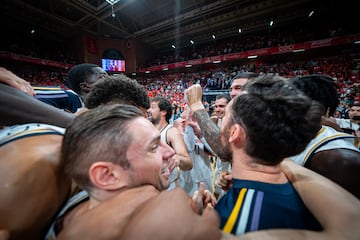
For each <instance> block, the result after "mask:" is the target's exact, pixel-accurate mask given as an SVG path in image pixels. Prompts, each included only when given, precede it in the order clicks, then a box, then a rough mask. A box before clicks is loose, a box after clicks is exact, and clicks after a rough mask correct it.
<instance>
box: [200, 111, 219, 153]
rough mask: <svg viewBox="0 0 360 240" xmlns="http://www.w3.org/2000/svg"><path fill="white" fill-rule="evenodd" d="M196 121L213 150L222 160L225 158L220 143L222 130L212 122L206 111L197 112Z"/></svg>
mask: <svg viewBox="0 0 360 240" xmlns="http://www.w3.org/2000/svg"><path fill="white" fill-rule="evenodd" d="M194 116H195V118H196V121H197V122H198V124H199V126H200V129H201V132H202V134H203V135H204V137H205V139H206V141H207V143H208V144H209V145H210V147H211V148H212V150H213V151H214V152H215V153H216V154H217V155H218V156H219V157H220V158H221V156H224V154H223V153H222V152H223V151H222V150H223V149H222V147H221V144H219V143H220V129H219V128H218V126H216V124H215V123H214V122H213V121H212V120H211V118H210V116H209V114H208V113H207V112H206V110H203V109H201V110H197V111H195V112H194Z"/></svg>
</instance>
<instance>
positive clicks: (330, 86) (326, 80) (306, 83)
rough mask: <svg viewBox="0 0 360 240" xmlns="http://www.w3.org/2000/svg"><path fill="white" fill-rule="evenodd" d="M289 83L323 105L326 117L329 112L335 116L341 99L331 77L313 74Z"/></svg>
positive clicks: (292, 79) (291, 80) (296, 78)
mask: <svg viewBox="0 0 360 240" xmlns="http://www.w3.org/2000/svg"><path fill="white" fill-rule="evenodd" d="M289 81H290V82H291V83H293V84H294V85H295V86H296V87H297V88H298V89H300V90H301V91H302V92H303V93H305V94H306V95H307V96H308V97H310V98H311V99H313V100H315V101H318V102H319V103H321V104H322V105H323V106H324V115H325V113H326V111H329V115H330V116H333V115H334V113H335V111H336V107H337V106H338V105H339V98H338V93H337V89H336V88H337V85H336V84H335V83H334V80H333V79H332V78H331V77H329V76H326V75H320V74H311V75H307V76H304V77H295V78H291V79H289Z"/></svg>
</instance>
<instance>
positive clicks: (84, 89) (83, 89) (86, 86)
mask: <svg viewBox="0 0 360 240" xmlns="http://www.w3.org/2000/svg"><path fill="white" fill-rule="evenodd" d="M79 86H80V92H84V93H89V92H90V85H89V84H88V83H87V82H82V83H80V85H79Z"/></svg>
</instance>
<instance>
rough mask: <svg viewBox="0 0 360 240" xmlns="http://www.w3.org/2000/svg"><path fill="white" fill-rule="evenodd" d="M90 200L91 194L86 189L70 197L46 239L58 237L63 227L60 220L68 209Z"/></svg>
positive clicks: (52, 239)
mask: <svg viewBox="0 0 360 240" xmlns="http://www.w3.org/2000/svg"><path fill="white" fill-rule="evenodd" d="M87 200H89V194H88V193H87V192H86V191H81V192H79V193H77V194H76V195H74V196H73V197H72V198H70V199H69V200H68V201H67V202H66V203H65V205H64V206H63V208H62V209H61V211H60V212H59V214H58V215H57V216H56V218H55V220H54V221H53V223H52V224H51V226H50V228H49V230H48V232H47V234H46V237H45V239H46V240H54V239H56V236H57V235H58V234H59V232H60V231H61V229H62V226H61V224H60V222H59V220H60V219H61V217H62V216H64V215H65V213H67V212H68V211H70V210H72V209H74V208H75V207H76V206H78V205H79V204H81V203H82V202H84V201H87Z"/></svg>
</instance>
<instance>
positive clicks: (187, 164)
mask: <svg viewBox="0 0 360 240" xmlns="http://www.w3.org/2000/svg"><path fill="white" fill-rule="evenodd" d="M174 157H175V159H176V161H178V162H179V167H180V169H181V170H185V171H188V170H191V169H192V167H193V162H192V160H191V158H190V156H189V155H187V156H185V155H182V154H175V156H174Z"/></svg>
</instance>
